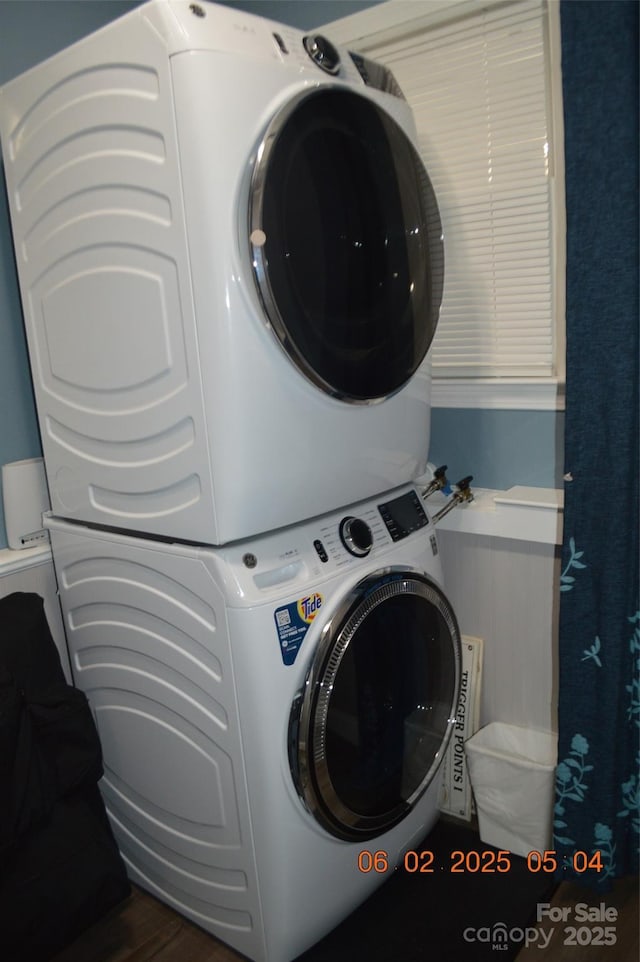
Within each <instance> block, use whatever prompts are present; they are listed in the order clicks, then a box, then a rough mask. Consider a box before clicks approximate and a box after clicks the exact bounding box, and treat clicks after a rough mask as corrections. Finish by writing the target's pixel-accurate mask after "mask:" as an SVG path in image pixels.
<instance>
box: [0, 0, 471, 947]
mask: <svg viewBox="0 0 640 962" xmlns="http://www.w3.org/2000/svg"><path fill="white" fill-rule="evenodd" d="M0 115H1V132H2V141H3V150H4V163H5V171H6V178H7V186H8V196H9V202H10V208H11V217H12V224H13V231H14V242H15V251H16V260H17V265H18V273H19V280H20V286H21V294H22V300H23V308H24V315H25V325H26V330H27V337H28V343H29V351H30V359H31V366H32V374H33V382H34V390H35V396H36V401H37V408H38V417H39V424H40V431H41V436H42V445H43V451H44V457H45V465H46V471H47V478H48V484H49V491H50V498H51V505H52V512H51V514H50V516H49V517H48V519H47V525H48V527H49V530H50V534H51V542H52V547H53V554H54V562H55V567H56V573H57V578H58V585H59V592H60V600H61V604H62V609H63V614H64V619H65V629H66V634H67V642H68V647H69V652H70V658H71V663H72V670H73V675H74V680H75V683H76V684H77V685H78V686H79V687H80V688H82V689H83V690H84V691H85V692H86V693H87V695H88V697H89V699H90V702H91V705H92V708H93V711H94V714H95V718H96V722H97V726H98V730H99V733H100V737H101V741H102V746H103V753H104V764H105V775H104V778H103V780H102V783H101V787H102V791H103V795H104V799H105V803H106V806H107V810H108V813H109V816H110V819H111V822H112V825H113V828H114V832H115V834H116V837H117V839H118V842H119V845H120V848H121V852H122V855H123V857H124V859H125V862H126V865H127V867H128V871H129V873H130V876H131V879H132V880H133V881H134V882H136V883H137V884H139V885H140V886H142V887H143V888H145V889H147V890H148V891H150V892H151V893H153V894H155V895H156V896H158V897H159V898H161V899H162V900H164V901H165V902H167V903H168V904H170V905H172V906H173V907H175V908H176V909H177V910H178V911H180V912H181V913H183V914H184V915H185V916H187V917H189V918H191V919H193V920H194V921H195V922H196V923H198V924H199V925H200V926H202V927H203V928H205V929H206V930H208V931H209V932H211V933H213V934H214V935H216V936H217V937H219V938H220V939H222V940H224V941H225V942H227V943H228V944H229V945H231V946H233V947H234V948H235V949H236V950H238V951H239V952H241V953H244V954H245V955H246V956H248V957H249V958H251V959H254V960H259V962H289V960H291V959H293V958H294V957H295V956H297V955H298V954H300V953H301V952H303V951H304V950H305V949H306V948H308V947H309V946H310V945H312V944H313V943H314V942H315V941H317V940H318V939H320V938H321V937H322V936H323V935H324V934H326V933H327V932H328V931H329V930H330V929H331V928H333V927H334V926H335V925H336V924H337V923H338V922H340V921H341V920H342V919H343V918H344V917H345V916H346V915H347V914H348V913H349V912H350V911H351V910H352V909H353V908H355V907H356V906H357V905H358V904H359V903H360V902H362V901H363V900H364V899H365V898H366V897H367V896H368V895H369V894H370V892H371V891H372V888H373V887H374V886H375V885H377V884H379V883H380V882H381V881H382V880H383V879H384V875H381V874H379V873H376V872H363V871H361V868H362V864H363V863H362V859H360V862H359V855H360V853H361V852H363V851H365V850H376V851H377V850H384V851H385V852H387V853H388V860H389V864H390V866H391V867H393V865H394V864H395V863H396V862H397V861H399V860H400V859H401V858H402V854H403V852H404V851H405V850H407V849H408V848H411V847H412V846H415V845H416V844H418V843H419V841H420V840H421V839H422V838H423V837H424V836H425V835H426V833H427V831H428V830H429V828H430V827H431V826H432V824H433V823H434V821H435V818H436V813H437V794H438V784H437V781H438V780H437V778H435V775H436V773H437V770H438V766H439V763H440V761H441V759H442V755H443V753H444V751H445V749H446V746H447V743H448V740H449V736H450V733H451V729H452V726H453V724H454V716H455V706H456V704H457V693H458V684H459V663H460V655H459V636H458V629H457V625H456V619H455V615H454V613H453V611H452V609H451V606H450V604H449V602H448V601H447V598H446V596H445V595H444V593H443V590H442V577H441V569H440V564H439V558H438V552H437V543H436V539H435V535H434V532H433V525H432V523H431V521H430V519H429V517H428V515H427V514H426V512H425V510H424V508H423V505H422V501H421V499H420V497H419V494H418V492H417V490H416V488H415V486H414V485H413V484H412V479H413V478H415V477H417V476H418V475H420V474H421V473H422V472H423V470H424V467H425V461H426V452H427V447H428V438H429V418H430V407H429V394H430V376H429V361H428V353H427V352H428V349H429V346H430V343H431V340H432V337H433V334H434V331H435V327H436V324H437V319H438V311H439V307H440V300H441V295H442V284H443V268H444V265H443V246H442V236H441V226H440V220H439V215H438V209H437V204H436V201H435V197H434V195H433V191H432V188H431V184H430V182H429V178H428V176H427V174H426V172H425V170H424V168H423V165H422V163H421V161H420V159H419V157H418V154H417V152H416V149H415V146H414V136H415V135H414V128H413V124H412V118H411V114H410V111H409V108H408V106H407V104H406V102H405V101H404V99H403V98H402V95H401V93H400V91H399V90H398V88H397V86H396V85H395V83H394V80H393V77H392V76H391V75H390V73H389V72H388V71H387V70H386V69H384V68H383V67H381V66H379V65H377V64H374V63H371V62H370V61H368V60H366V59H364V58H362V57H360V56H357V55H354V54H351V53H349V52H348V51H345V50H337V49H336V48H334V47H333V45H332V44H331V43H330V42H329V41H328V40H326V39H325V38H323V37H321V36H305V35H303V34H302V33H300V32H299V31H297V30H294V29H291V28H288V27H285V26H282V25H278V24H275V23H272V22H269V21H267V20H264V19H261V18H257V17H253V16H250V15H248V14H244V13H241V12H239V11H237V10H233V9H230V8H227V7H221V6H216V5H213V4H208V3H188V2H184V0H151V2H149V3H146V4H143V5H142V6H140V7H138V8H136V9H135V10H133V11H132V12H130V13H128V14H126V15H125V16H123V17H122V18H120V19H119V20H117V21H115V22H113V23H112V24H110V25H109V26H107V27H105V28H104V29H102V30H100V31H98V32H97V33H95V34H93V35H92V36H90V37H88V38H86V39H84V40H82V41H81V42H79V43H78V44H76V45H74V46H73V47H71V48H69V49H68V50H66V51H63V52H62V53H60V54H58V55H57V56H55V57H53V58H52V59H50V60H49V61H47V62H46V63H44V64H42V65H41V66H38V67H36V68H34V69H33V70H30V71H29V72H27V73H26V74H24V75H22V76H21V77H19V78H18V79H16V80H15V81H13V82H11V83H9V84H7V85H6V86H5V87H4V88H3V89H2V91H1V93H0Z"/></svg>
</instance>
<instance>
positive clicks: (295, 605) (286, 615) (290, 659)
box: [273, 591, 322, 665]
mask: <svg viewBox="0 0 640 962" xmlns="http://www.w3.org/2000/svg"><path fill="white" fill-rule="evenodd" d="M321 607H322V595H321V594H320V593H319V592H317V591H315V592H313V594H310V595H305V597H304V598H298V600H297V601H292V602H291V604H289V605H283V606H282V607H281V608H276V610H275V611H274V613H273V619H274V621H275V625H276V631H277V633H278V641H279V643H280V654H281V655H282V660H283V662H284V663H285V665H292V664H293V663H294V661H295V660H296V656H297V654H298V652H299V651H300V646H301V644H302V642H303V641H304V638H305V635H306V633H307V632H308V630H309V628H310V627H311V624H312V622H313V620H314V618H315V617H316V615H317V614H318V612H319V611H320V608H321Z"/></svg>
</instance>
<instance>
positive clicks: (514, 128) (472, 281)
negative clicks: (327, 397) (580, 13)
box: [369, 0, 554, 377]
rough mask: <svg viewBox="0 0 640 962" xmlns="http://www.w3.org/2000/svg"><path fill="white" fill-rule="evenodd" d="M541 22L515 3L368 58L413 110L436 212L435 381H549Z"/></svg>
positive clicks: (539, 7)
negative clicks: (439, 283)
mask: <svg viewBox="0 0 640 962" xmlns="http://www.w3.org/2000/svg"><path fill="white" fill-rule="evenodd" d="M543 18H544V7H543V4H542V2H541V0H515V2H514V3H512V4H505V5H501V6H498V7H493V8H490V9H489V10H485V11H478V12H475V13H474V14H472V15H470V16H467V17H465V18H463V19H460V20H456V21H452V22H449V23H445V24H441V25H440V26H437V27H434V28H431V29H429V30H426V31H425V30H423V31H422V32H420V33H417V34H415V35H411V36H404V37H402V38H401V39H399V40H396V41H394V42H392V43H387V44H385V45H380V46H378V47H377V48H375V49H371V50H370V51H369V53H370V55H371V56H373V57H374V58H376V59H378V60H381V61H382V62H384V63H386V64H387V65H388V66H389V67H390V68H391V70H392V71H393V73H394V75H395V76H396V79H397V80H398V83H399V84H400V87H401V88H402V90H403V92H404V94H405V96H406V97H407V100H408V101H409V103H410V105H411V107H412V109H413V112H414V116H415V120H416V126H417V131H418V146H419V150H420V152H421V154H422V157H423V160H424V162H425V166H426V168H427V170H428V172H429V176H430V178H431V180H432V183H433V186H434V189H435V191H436V196H437V198H438V203H439V206H440V212H441V216H442V222H443V232H444V238H445V285H444V297H443V306H442V311H441V319H440V324H439V326H438V331H437V334H436V337H435V340H434V346H433V371H434V375H435V376H436V377H437V376H456V375H462V376H474V375H475V376H482V377H485V376H496V375H503V376H517V375H522V376H532V375H533V376H536V375H545V376H547V375H551V374H553V372H554V337H553V289H552V282H551V278H552V269H551V267H552V247H551V231H550V224H551V198H550V186H549V179H548V178H549V150H550V145H549V123H548V118H547V92H546V65H545V39H544V19H543Z"/></svg>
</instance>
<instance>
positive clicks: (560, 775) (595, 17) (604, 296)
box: [554, 0, 640, 890]
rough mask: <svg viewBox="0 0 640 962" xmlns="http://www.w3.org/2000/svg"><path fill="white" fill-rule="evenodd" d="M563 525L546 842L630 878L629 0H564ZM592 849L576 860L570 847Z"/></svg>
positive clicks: (635, 633)
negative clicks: (551, 814)
mask: <svg viewBox="0 0 640 962" xmlns="http://www.w3.org/2000/svg"><path fill="white" fill-rule="evenodd" d="M560 13H561V25H562V72H563V93H564V113H565V154H566V196H567V410H566V440H565V471H566V472H567V474H566V483H565V522H564V545H563V560H562V575H561V584H560V591H561V595H560V662H559V663H560V684H559V745H558V768H557V777H556V799H555V802H556V804H555V820H554V846H555V849H556V850H557V852H558V854H559V856H560V859H561V864H562V876H563V877H564V878H577V877H580V878H581V879H583V880H584V881H588V882H589V883H590V884H593V885H594V886H596V887H600V888H601V889H603V890H604V889H606V888H607V887H608V885H609V884H610V882H611V880H612V879H613V878H616V877H620V876H623V875H628V874H635V872H637V870H638V844H639V837H640V836H639V832H640V820H639V815H640V813H639V800H640V782H639V779H640V771H639V764H640V757H639V736H640V730H639V726H640V675H639V668H640V612H639V610H638V608H639V601H638V560H639V554H638V373H639V372H638V4H637V2H636V0H632V2H626V0H613V2H611V0H604V2H599V0H592V2H581V0H563V2H562V3H561V7H560ZM582 852H584V853H586V854H585V856H582V855H576V853H582Z"/></svg>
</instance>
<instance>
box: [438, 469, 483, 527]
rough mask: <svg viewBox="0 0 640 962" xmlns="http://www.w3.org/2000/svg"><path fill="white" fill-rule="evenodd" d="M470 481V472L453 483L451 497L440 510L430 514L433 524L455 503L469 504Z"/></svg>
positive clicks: (471, 493) (470, 497) (470, 499)
mask: <svg viewBox="0 0 640 962" xmlns="http://www.w3.org/2000/svg"><path fill="white" fill-rule="evenodd" d="M472 481H473V475H472V474H470V475H468V476H467V477H466V478H462V480H461V481H458V483H457V484H456V485H454V490H453V495H452V496H451V498H449V500H448V501H447V503H446V504H445V506H444V507H443V508H440V510H439V511H437V512H436V513H435V514H434V515H433V516H432V518H431V520H432V521H433V523H434V524H437V523H438V521H441V520H442V518H444V517H445V515H447V514H449V512H450V511H452V510H453V509H454V508H455V507H456V505H458V504H460V505H462V504H469V503H470V502H471V501H473V491H472V490H471V482H472Z"/></svg>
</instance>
